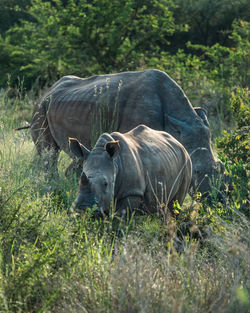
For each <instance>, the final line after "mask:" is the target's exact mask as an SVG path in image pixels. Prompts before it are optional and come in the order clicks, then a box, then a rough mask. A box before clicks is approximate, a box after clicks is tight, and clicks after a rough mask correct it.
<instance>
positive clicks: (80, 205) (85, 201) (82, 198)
mask: <svg viewBox="0 0 250 313" xmlns="http://www.w3.org/2000/svg"><path fill="white" fill-rule="evenodd" d="M94 206H96V207H98V201H97V199H96V197H91V196H86V195H84V194H81V193H79V194H78V196H77V198H76V200H75V201H74V202H73V204H72V207H73V209H74V210H75V211H80V212H82V211H85V210H86V209H88V208H90V209H92V208H93V207H94Z"/></svg>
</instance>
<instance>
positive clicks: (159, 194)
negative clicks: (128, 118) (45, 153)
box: [69, 125, 192, 216]
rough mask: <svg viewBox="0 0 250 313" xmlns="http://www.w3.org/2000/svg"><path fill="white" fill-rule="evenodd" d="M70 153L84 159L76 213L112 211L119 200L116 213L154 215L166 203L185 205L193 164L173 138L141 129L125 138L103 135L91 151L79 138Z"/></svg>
mask: <svg viewBox="0 0 250 313" xmlns="http://www.w3.org/2000/svg"><path fill="white" fill-rule="evenodd" d="M69 142H70V144H69V146H70V150H71V152H72V154H74V155H75V156H76V157H77V158H80V159H82V160H84V162H83V169H82V174H81V178H80V183H79V194H78V197H77V199H76V201H75V202H74V207H75V209H76V210H84V209H85V208H88V207H90V208H91V207H93V206H94V205H96V206H97V207H98V208H99V210H100V211H102V212H104V213H107V212H108V211H109V208H110V203H111V201H112V200H113V199H115V201H116V203H117V214H118V215H120V216H123V215H124V214H125V212H126V209H127V207H128V208H129V209H130V210H134V209H140V210H143V211H147V212H155V211H157V208H159V205H160V204H161V203H164V204H167V205H168V207H169V208H170V209H172V205H173V201H175V200H178V201H179V203H180V204H182V203H183V201H184V198H185V196H186V194H187V191H188V188H189V185H190V182H191V177H192V164H191V159H190V157H189V154H188V153H187V151H186V150H185V148H184V147H183V146H182V145H181V144H180V143H179V142H178V141H177V140H176V139H174V138H173V137H172V136H171V135H169V134H167V133H166V132H163V131H156V130H153V129H151V128H149V127H147V126H145V125H139V126H138V127H136V128H134V129H132V130H131V131H130V132H127V133H125V134H122V133H118V132H114V133H111V134H108V133H104V134H102V135H101V136H100V137H99V139H98V141H97V143H96V145H95V147H94V148H93V150H92V151H89V150H88V149H87V148H86V147H85V146H84V145H81V144H80V143H79V142H78V141H77V140H76V139H72V138H71V139H70V141H69Z"/></svg>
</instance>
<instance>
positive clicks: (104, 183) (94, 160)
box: [69, 134, 120, 212]
mask: <svg viewBox="0 0 250 313" xmlns="http://www.w3.org/2000/svg"><path fill="white" fill-rule="evenodd" d="M107 137H110V138H107ZM100 138H101V139H100ZM100 138H99V140H98V142H97V144H96V145H95V147H94V149H93V150H92V151H89V150H88V149H87V148H86V147H84V145H82V144H81V143H79V142H78V141H77V139H72V138H70V140H69V146H70V150H71V152H72V153H73V154H74V155H75V156H76V157H77V158H79V159H81V160H83V161H84V162H83V171H82V173H81V177H80V182H79V193H78V196H77V199H76V200H75V202H74V205H73V206H74V209H76V210H84V209H86V208H92V207H93V206H94V205H96V206H97V208H98V212H107V211H108V210H109V207H110V203H111V201H112V199H113V197H114V185H115V177H116V167H115V164H114V158H115V157H116V156H117V154H118V153H119V149H120V146H119V141H114V140H113V138H112V137H111V136H110V135H108V134H104V135H102V136H101V137H100ZM107 139H110V141H107Z"/></svg>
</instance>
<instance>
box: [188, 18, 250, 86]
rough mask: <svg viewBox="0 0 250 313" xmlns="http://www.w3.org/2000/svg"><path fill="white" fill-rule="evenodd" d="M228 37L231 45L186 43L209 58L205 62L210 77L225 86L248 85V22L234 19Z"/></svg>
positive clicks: (249, 50) (249, 43) (249, 46)
mask: <svg viewBox="0 0 250 313" xmlns="http://www.w3.org/2000/svg"><path fill="white" fill-rule="evenodd" d="M232 26H233V30H232V33H231V34H230V35H229V39H230V40H232V47H230V48H229V47H226V46H222V45H220V44H219V43H216V44H215V45H213V46H212V47H207V46H202V45H193V44H191V43H189V44H188V47H190V48H194V49H197V50H202V52H203V53H204V56H205V57H206V58H208V59H209V61H210V62H208V63H207V65H208V66H209V68H208V70H210V72H211V77H212V78H213V79H215V80H216V81H220V83H222V84H223V85H225V86H235V85H238V86H241V87H243V88H245V87H247V86H249V83H250V70H249V68H250V23H249V22H246V21H235V22H234V23H233V25H232Z"/></svg>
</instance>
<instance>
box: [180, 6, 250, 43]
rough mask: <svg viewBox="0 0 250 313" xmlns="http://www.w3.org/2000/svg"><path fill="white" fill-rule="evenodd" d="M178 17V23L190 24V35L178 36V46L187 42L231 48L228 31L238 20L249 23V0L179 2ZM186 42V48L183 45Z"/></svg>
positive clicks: (188, 33)
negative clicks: (235, 20)
mask: <svg viewBox="0 0 250 313" xmlns="http://www.w3.org/2000/svg"><path fill="white" fill-rule="evenodd" d="M176 4H177V6H178V7H177V9H175V12H174V16H175V18H176V22H177V24H179V23H183V24H187V25H188V27H189V29H188V32H185V33H183V34H180V35H179V34H177V38H174V39H175V40H176V39H177V44H178V47H179V48H180V47H181V48H184V45H185V43H186V42H188V41H191V42H192V43H194V44H201V45H205V46H211V45H214V44H215V43H220V44H222V45H225V44H226V46H230V42H229V41H228V38H227V32H228V31H229V30H231V29H232V23H233V21H234V19H235V18H238V19H243V20H246V21H247V20H249V10H248V7H249V1H248V0H220V1H217V0H177V1H176ZM183 43H184V45H183Z"/></svg>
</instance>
